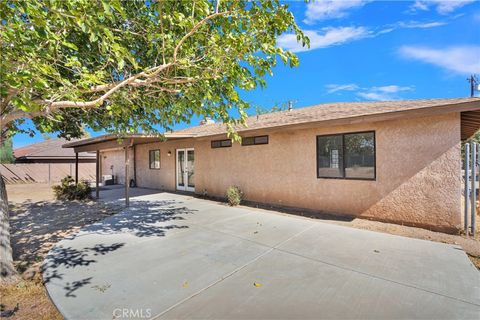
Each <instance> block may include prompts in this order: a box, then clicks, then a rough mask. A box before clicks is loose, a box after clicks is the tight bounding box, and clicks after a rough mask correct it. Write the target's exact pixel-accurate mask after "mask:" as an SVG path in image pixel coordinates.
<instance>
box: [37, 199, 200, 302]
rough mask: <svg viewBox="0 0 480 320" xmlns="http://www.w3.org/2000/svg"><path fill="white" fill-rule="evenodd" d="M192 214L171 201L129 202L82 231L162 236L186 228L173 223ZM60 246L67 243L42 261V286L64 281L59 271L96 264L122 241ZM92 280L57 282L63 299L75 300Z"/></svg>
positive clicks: (73, 236) (71, 237)
mask: <svg viewBox="0 0 480 320" xmlns="http://www.w3.org/2000/svg"><path fill="white" fill-rule="evenodd" d="M195 211H196V210H192V209H188V208H187V207H185V206H181V204H180V203H179V202H176V201H173V200H161V201H160V200H159V201H156V200H151V201H147V200H133V201H132V202H131V206H130V207H129V208H128V209H125V210H124V211H123V212H122V213H121V214H118V215H115V216H112V217H109V218H108V219H105V220H103V221H100V222H97V223H95V224H93V225H90V226H88V227H86V228H85V229H84V231H85V232H87V233H94V234H97V235H102V234H118V233H128V234H131V235H134V236H137V237H163V236H165V234H166V232H167V231H168V230H172V229H186V228H188V226H186V225H179V224H177V223H175V222H178V221H181V220H184V219H185V215H189V214H193V213H194V212H195ZM170 222H171V223H170ZM83 234H84V233H83ZM78 236H81V235H79V234H73V235H71V236H69V237H68V238H67V239H68V240H73V239H74V238H76V237H78ZM95 239H98V238H95ZM62 243H63V244H64V243H68V241H66V242H60V243H59V244H58V245H57V246H56V247H54V248H53V249H52V250H51V251H50V252H49V253H48V255H47V257H46V259H45V263H44V265H43V266H42V273H43V280H44V283H49V282H51V281H53V280H55V279H57V280H62V279H64V274H63V273H62V272H61V270H64V269H65V268H66V269H70V268H76V267H85V266H89V265H91V264H94V263H97V262H98V261H97V258H96V257H99V256H105V255H108V254H109V253H111V252H114V251H117V250H121V249H122V248H123V247H124V246H125V243H123V242H116V243H113V244H105V243H97V244H94V245H92V246H88V247H84V248H80V249H79V248H73V247H70V246H66V245H63V244H62ZM93 280H94V279H93V277H87V278H83V279H79V280H76V281H71V282H66V283H65V282H64V283H62V282H61V281H60V283H61V285H62V286H63V289H64V290H65V296H66V297H75V291H77V290H78V289H80V288H82V287H84V286H86V285H89V284H91V283H92V281H93Z"/></svg>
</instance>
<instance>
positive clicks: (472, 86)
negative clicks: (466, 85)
mask: <svg viewBox="0 0 480 320" xmlns="http://www.w3.org/2000/svg"><path fill="white" fill-rule="evenodd" d="M467 81H468V82H470V97H471V98H473V97H475V85H477V84H478V78H477V76H476V75H474V74H472V75H471V76H470V77H469V78H468V79H467Z"/></svg>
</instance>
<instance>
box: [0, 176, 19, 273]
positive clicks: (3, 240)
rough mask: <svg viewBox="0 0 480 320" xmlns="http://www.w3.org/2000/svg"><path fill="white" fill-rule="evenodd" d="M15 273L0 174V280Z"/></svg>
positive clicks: (3, 186) (5, 197) (5, 202)
mask: <svg viewBox="0 0 480 320" xmlns="http://www.w3.org/2000/svg"><path fill="white" fill-rule="evenodd" d="M15 275H16V271H15V268H14V267H13V257H12V247H11V245H10V223H9V215H8V198H7V188H6V186H5V181H4V180H3V176H2V175H1V174H0V282H3V281H8V280H10V279H12V278H13V277H14V276H15Z"/></svg>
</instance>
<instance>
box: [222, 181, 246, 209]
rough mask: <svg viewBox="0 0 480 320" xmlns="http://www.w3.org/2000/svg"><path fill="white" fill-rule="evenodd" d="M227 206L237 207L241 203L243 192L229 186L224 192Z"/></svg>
mask: <svg viewBox="0 0 480 320" xmlns="http://www.w3.org/2000/svg"><path fill="white" fill-rule="evenodd" d="M226 196H227V200H228V204H229V205H231V206H232V207H233V206H238V205H239V204H240V202H242V198H243V192H242V190H240V188H239V187H237V186H230V187H228V189H227V192H226Z"/></svg>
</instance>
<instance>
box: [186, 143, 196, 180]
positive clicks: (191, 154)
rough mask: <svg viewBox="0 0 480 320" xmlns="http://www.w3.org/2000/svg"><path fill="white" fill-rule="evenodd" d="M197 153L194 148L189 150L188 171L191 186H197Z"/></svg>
mask: <svg viewBox="0 0 480 320" xmlns="http://www.w3.org/2000/svg"><path fill="white" fill-rule="evenodd" d="M194 164H195V153H194V151H193V150H188V151H187V170H188V171H187V173H188V181H187V185H188V186H189V187H191V188H195V165H194Z"/></svg>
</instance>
